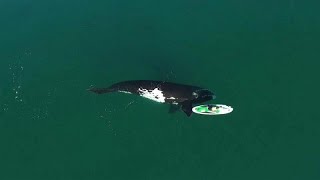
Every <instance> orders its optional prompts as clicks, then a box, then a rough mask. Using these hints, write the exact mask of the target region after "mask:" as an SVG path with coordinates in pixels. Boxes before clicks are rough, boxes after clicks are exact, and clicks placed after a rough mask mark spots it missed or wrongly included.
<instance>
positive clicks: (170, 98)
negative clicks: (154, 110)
mask: <svg viewBox="0 0 320 180" xmlns="http://www.w3.org/2000/svg"><path fill="white" fill-rule="evenodd" d="M167 99H176V98H175V97H169V98H167Z"/></svg>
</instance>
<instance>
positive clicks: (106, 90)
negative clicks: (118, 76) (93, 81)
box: [87, 88, 115, 94]
mask: <svg viewBox="0 0 320 180" xmlns="http://www.w3.org/2000/svg"><path fill="white" fill-rule="evenodd" d="M87 90H88V91H91V92H94V93H96V94H104V93H110V92H114V91H115V90H114V89H112V88H90V89H87Z"/></svg>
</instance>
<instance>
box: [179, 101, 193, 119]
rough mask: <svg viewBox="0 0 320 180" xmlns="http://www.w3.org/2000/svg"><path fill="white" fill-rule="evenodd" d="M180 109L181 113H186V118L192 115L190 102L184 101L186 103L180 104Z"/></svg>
mask: <svg viewBox="0 0 320 180" xmlns="http://www.w3.org/2000/svg"><path fill="white" fill-rule="evenodd" d="M181 109H182V111H183V112H185V113H186V115H187V116H188V117H190V116H191V114H192V104H191V102H190V101H186V102H184V103H182V106H181Z"/></svg>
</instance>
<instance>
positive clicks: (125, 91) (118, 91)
mask: <svg viewBox="0 0 320 180" xmlns="http://www.w3.org/2000/svg"><path fill="white" fill-rule="evenodd" d="M118 92H122V93H126V94H132V93H131V92H128V91H118Z"/></svg>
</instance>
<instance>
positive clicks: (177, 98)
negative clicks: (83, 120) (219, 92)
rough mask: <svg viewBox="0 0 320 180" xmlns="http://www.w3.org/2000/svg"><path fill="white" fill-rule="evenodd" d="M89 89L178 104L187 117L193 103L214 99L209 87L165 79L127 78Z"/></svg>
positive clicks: (101, 92) (98, 92) (95, 91)
mask: <svg viewBox="0 0 320 180" xmlns="http://www.w3.org/2000/svg"><path fill="white" fill-rule="evenodd" d="M88 90H89V91H91V92H93V93H96V94H104V93H112V92H121V93H127V94H135V95H139V96H141V97H144V98H147V99H150V100H152V101H155V102H158V103H166V104H171V105H176V106H178V107H179V108H180V109H181V110H182V111H183V112H184V113H185V114H186V115H187V116H188V117H190V116H191V114H192V107H193V105H194V104H199V103H204V102H206V101H210V100H212V99H214V98H215V97H216V96H215V94H214V93H213V92H212V91H210V90H209V89H206V88H202V87H198V86H192V85H187V84H180V83H174V82H167V81H154V80H129V81H122V82H118V83H115V84H112V85H111V86H109V87H106V88H96V87H92V88H89V89H88Z"/></svg>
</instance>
